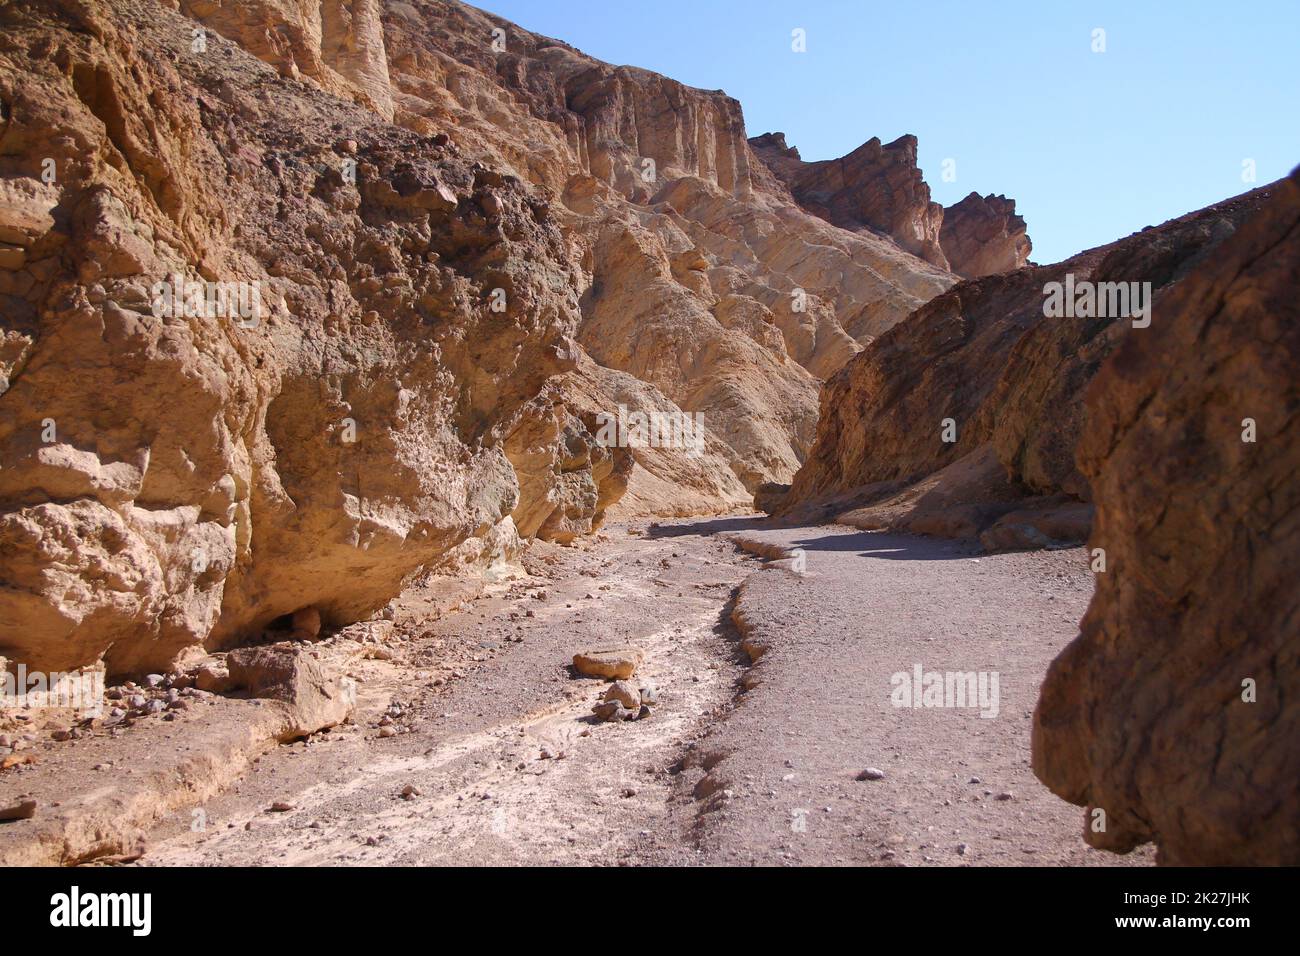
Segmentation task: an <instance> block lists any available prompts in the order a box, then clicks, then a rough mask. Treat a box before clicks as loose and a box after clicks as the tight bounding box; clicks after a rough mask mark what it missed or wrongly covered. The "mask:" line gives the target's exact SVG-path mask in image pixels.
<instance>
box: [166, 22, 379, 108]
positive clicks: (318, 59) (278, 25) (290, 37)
mask: <svg viewBox="0 0 1300 956" xmlns="http://www.w3.org/2000/svg"><path fill="white" fill-rule="evenodd" d="M383 6H384V4H383V3H382V2H381V0H306V2H303V0H294V2H289V0H239V2H237V3H229V2H227V3H222V2H221V0H180V9H181V11H182V12H183V13H185V14H187V15H188V16H190V17H192V18H194V20H195V21H197V22H198V23H199V24H202V28H201V29H200V31H199V32H196V33H194V34H193V35H192V39H191V49H192V50H195V52H201V50H199V49H196V47H199V46H201V45H203V44H206V37H205V36H204V35H203V34H204V32H206V30H213V31H216V32H217V33H218V34H220V35H221V36H224V37H225V38H226V39H228V40H232V41H234V42H235V43H237V44H239V45H240V46H241V47H243V48H244V49H245V50H247V51H248V52H250V53H252V54H253V55H254V56H256V57H258V58H259V59H261V60H264V61H265V62H267V63H270V64H271V65H272V66H274V67H275V68H276V69H277V70H278V71H279V72H280V74H281V75H282V76H286V77H289V78H291V79H294V80H303V81H305V82H308V83H311V84H312V85H314V86H317V87H319V88H320V89H323V90H326V91H328V92H330V93H333V94H335V95H337V96H342V97H345V98H348V99H352V100H355V101H356V102H358V103H362V104H364V105H365V106H367V107H369V108H370V109H372V110H374V111H375V112H377V113H378V114H379V115H380V116H382V117H383V118H384V119H388V120H391V119H392V118H393V92H392V87H391V85H390V82H389V76H388V58H387V54H386V52H385V49H384V27H383V23H382V22H381V20H380V17H381V14H382V12H383Z"/></svg>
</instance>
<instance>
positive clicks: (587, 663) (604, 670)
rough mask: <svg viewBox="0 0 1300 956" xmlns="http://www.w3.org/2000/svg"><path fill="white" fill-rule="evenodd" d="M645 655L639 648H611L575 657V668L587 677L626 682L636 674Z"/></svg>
mask: <svg viewBox="0 0 1300 956" xmlns="http://www.w3.org/2000/svg"><path fill="white" fill-rule="evenodd" d="M644 657H645V654H644V653H643V652H642V651H641V649H640V648H637V647H611V648H604V649H596V650H589V651H581V652H579V653H577V654H574V655H573V668H574V670H576V671H577V672H578V673H579V674H582V675H583V676H585V677H604V678H607V679H609V680H626V679H627V678H629V677H631V676H632V675H633V674H635V673H636V669H637V668H638V667H640V666H641V661H642V660H643V659H644Z"/></svg>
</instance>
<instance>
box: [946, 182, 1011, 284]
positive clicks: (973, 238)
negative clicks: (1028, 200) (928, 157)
mask: <svg viewBox="0 0 1300 956" xmlns="http://www.w3.org/2000/svg"><path fill="white" fill-rule="evenodd" d="M1025 229H1026V227H1025V220H1024V219H1023V218H1022V217H1020V216H1017V215H1016V201H1015V200H1014V199H1008V198H1007V197H1006V196H993V195H989V196H981V195H980V194H979V193H971V194H970V195H969V196H967V197H966V198H965V199H963V200H962V201H961V202H959V203H955V204H954V205H951V206H947V207H945V208H944V210H943V227H942V228H941V229H940V230H939V245H940V246H941V247H942V248H943V252H944V255H945V256H947V257H948V265H949V266H950V267H951V268H952V271H953V272H955V273H957V274H958V275H959V276H962V277H963V278H967V279H971V278H976V277H978V276H986V275H993V274H994V273H997V272H1011V271H1013V270H1015V269H1019V268H1021V267H1022V266H1024V265H1025V264H1026V263H1027V262H1028V261H1029V253H1030V251H1031V250H1032V249H1033V243H1032V242H1030V240H1029V236H1028V235H1027V233H1026V231H1025Z"/></svg>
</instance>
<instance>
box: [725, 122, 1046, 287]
mask: <svg viewBox="0 0 1300 956" xmlns="http://www.w3.org/2000/svg"><path fill="white" fill-rule="evenodd" d="M749 145H750V147H751V148H752V149H753V150H754V153H755V154H756V155H757V156H758V157H759V159H761V160H762V161H763V163H764V165H766V166H767V168H768V169H770V170H771V172H772V173H773V174H774V175H775V176H776V178H777V179H778V180H780V182H781V183H782V185H784V186H785V187H786V188H787V189H789V191H790V195H791V197H792V198H793V199H794V200H795V201H796V202H798V203H799V205H800V206H802V207H803V208H804V209H806V210H808V211H809V212H811V213H812V214H814V215H816V216H820V217H821V218H822V219H825V220H826V221H827V222H831V223H834V224H835V225H837V226H841V227H843V228H845V229H849V230H853V231H856V232H862V231H871V232H875V233H879V234H883V235H887V236H889V237H890V238H892V239H893V240H894V241H895V242H896V243H898V245H899V246H900V247H901V248H903V249H906V250H907V251H908V252H911V253H913V254H914V255H917V256H920V257H921V258H922V259H924V260H925V261H927V262H929V263H931V264H933V265H935V266H938V267H939V268H941V269H950V270H951V271H953V272H955V273H957V274H958V275H960V276H962V277H964V278H974V277H978V276H984V275H992V274H994V273H998V272H1010V271H1012V270H1014V269H1019V268H1020V267H1022V266H1024V265H1025V264H1026V263H1027V262H1028V261H1029V252H1030V249H1031V248H1032V245H1031V243H1030V241H1029V236H1028V235H1027V234H1026V231H1025V230H1026V227H1025V220H1024V219H1022V218H1021V217H1020V216H1017V215H1016V203H1015V200H1013V199H1008V198H1006V197H1005V196H992V195H990V196H980V195H979V194H978V193H971V194H970V195H969V196H967V197H966V198H965V199H963V200H962V201H961V202H959V203H957V204H956V205H954V206H949V207H947V208H946V209H945V208H944V207H942V206H940V205H939V204H938V203H935V202H931V200H930V187H929V186H927V185H926V183H925V180H924V178H923V177H922V175H921V170H920V169H919V168H918V167H917V165H916V147H917V140H916V137H915V136H900V137H899V138H898V139H896V140H894V142H892V143H888V144H885V145H881V142H880V140H879V139H876V138H872V139H869V140H867V142H865V143H863V144H862V145H861V146H859V147H858V148H857V149H855V150H854V151H853V152H851V153H849V154H848V155H847V156H843V157H841V158H840V159H831V160H823V161H820V162H812V163H806V162H804V161H803V159H802V158H801V157H800V155H799V150H798V149H797V148H796V147H793V146H789V145H787V144H786V141H785V134H784V133H764V134H763V135H761V136H755V137H754V138H752V139H751V140H750V141H749Z"/></svg>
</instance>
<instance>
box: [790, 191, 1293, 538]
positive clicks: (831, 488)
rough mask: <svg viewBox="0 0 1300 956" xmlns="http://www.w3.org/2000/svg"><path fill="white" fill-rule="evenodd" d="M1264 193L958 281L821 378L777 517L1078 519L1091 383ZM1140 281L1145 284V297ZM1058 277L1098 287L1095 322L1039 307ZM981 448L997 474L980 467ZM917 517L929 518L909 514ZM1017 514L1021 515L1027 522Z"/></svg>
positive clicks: (955, 524) (961, 523)
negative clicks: (809, 435)
mask: <svg viewBox="0 0 1300 956" xmlns="http://www.w3.org/2000/svg"><path fill="white" fill-rule="evenodd" d="M1267 193H1268V190H1267V189H1264V190H1256V191H1254V192H1252V193H1247V194H1245V195H1243V196H1240V197H1237V198H1235V199H1232V200H1228V201H1226V202H1223V203H1220V204H1218V205H1216V206H1211V207H1209V208H1208V209H1205V210H1201V211H1200V212H1197V213H1192V214H1189V215H1187V216H1184V217H1182V218H1180V219H1176V220H1172V221H1171V222H1168V223H1166V224H1164V225H1163V226H1160V227H1158V228H1148V229H1146V230H1143V231H1142V232H1140V233H1136V234H1134V235H1133V236H1130V237H1129V238H1127V239H1124V240H1121V241H1119V242H1117V243H1114V244H1112V245H1110V246H1105V247H1102V248H1099V249H1094V250H1091V251H1089V252H1085V253H1082V254H1080V255H1078V256H1075V257H1074V258H1072V259H1069V260H1067V261H1065V262H1063V263H1060V264H1058V265H1054V266H1042V267H1033V268H1026V269H1022V270H1019V271H1017V272H1013V273H1007V274H1002V275H992V276H986V277H984V278H981V279H976V280H971V281H967V282H963V283H961V284H959V285H957V286H955V287H954V288H952V289H950V290H949V291H948V292H946V293H944V294H943V295H941V296H938V297H936V298H935V299H933V300H931V301H930V302H929V303H927V304H926V305H924V306H922V307H921V308H920V309H918V310H917V311H916V312H915V313H914V314H913V315H912V316H910V317H909V318H908V319H907V320H906V321H905V322H902V323H900V324H898V325H896V326H894V327H893V328H892V329H891V330H890V331H889V332H887V333H885V334H884V335H882V336H881V337H879V338H878V339H876V340H875V341H874V342H872V343H871V344H870V345H869V346H868V347H867V348H866V349H865V350H864V351H863V352H862V353H860V354H859V355H858V356H856V357H855V358H854V359H853V360H852V361H851V362H850V363H849V364H848V365H847V366H845V367H844V369H842V370H841V371H840V372H839V373H838V374H836V375H835V376H834V377H832V378H831V379H830V381H829V382H828V383H827V387H826V389H825V391H824V393H823V396H822V403H821V417H820V419H819V422H818V427H817V439H816V443H815V445H814V447H813V450H812V452H811V453H810V455H809V458H808V460H807V462H805V464H804V465H803V467H802V468H801V469H800V470H799V472H798V473H797V474H796V475H795V478H794V480H793V483H792V488H791V491H790V493H789V494H788V495H787V497H786V500H785V502H784V504H783V505H782V508H781V512H782V513H783V514H787V515H788V514H794V513H800V512H804V513H809V512H817V513H818V514H820V515H822V516H826V515H838V514H843V513H846V512H850V511H853V512H855V513H856V514H855V518H854V523H859V524H861V525H862V526H864V527H882V526H883V527H898V528H903V529H905V530H926V529H942V528H944V527H947V528H948V529H949V533H954V534H956V535H957V536H960V537H977V536H979V535H981V534H982V533H983V532H985V531H986V530H989V529H991V528H992V526H993V524H994V523H995V522H997V521H998V520H999V519H1001V518H1002V517H1003V516H1004V515H1007V514H1009V513H1011V512H1013V511H1017V510H1023V509H1024V508H1025V507H1026V506H1034V507H1036V508H1042V509H1046V510H1047V511H1048V512H1050V513H1052V514H1053V517H1052V518H1051V519H1050V520H1051V523H1052V525H1053V527H1055V528H1058V529H1060V528H1065V527H1070V526H1074V527H1077V528H1084V527H1086V522H1084V523H1083V524H1082V525H1081V524H1079V523H1078V522H1077V521H1074V520H1071V521H1070V522H1062V520H1061V516H1060V513H1059V512H1060V509H1061V508H1062V507H1065V506H1066V505H1068V504H1069V503H1070V502H1087V501H1088V500H1089V499H1090V493H1089V488H1088V482H1087V480H1086V479H1085V477H1084V476H1083V475H1082V474H1080V472H1079V470H1078V468H1077V467H1076V464H1075V454H1074V452H1075V448H1076V447H1077V445H1078V442H1079V435H1080V433H1081V430H1082V427H1083V419H1084V412H1083V393H1084V389H1085V387H1086V386H1087V384H1088V382H1089V381H1090V380H1091V379H1092V377H1093V376H1094V375H1095V374H1096V371H1097V369H1098V368H1099V367H1100V365H1101V363H1102V361H1103V360H1105V358H1106V357H1107V356H1108V355H1109V354H1110V353H1111V352H1112V351H1113V350H1114V349H1115V347H1116V346H1117V345H1118V344H1119V342H1121V341H1122V340H1124V339H1125V338H1126V337H1129V336H1132V335H1146V336H1151V335H1153V334H1158V332H1153V331H1152V329H1155V330H1158V329H1159V327H1160V324H1161V322H1162V315H1163V309H1164V306H1163V300H1164V296H1165V295H1166V294H1168V293H1169V292H1170V291H1171V290H1172V289H1174V288H1176V287H1177V284H1178V282H1179V281H1180V280H1181V279H1182V278H1183V277H1184V276H1185V275H1187V274H1188V272H1189V271H1191V270H1192V269H1194V268H1195V267H1196V266H1197V265H1198V264H1200V263H1201V262H1203V261H1204V260H1205V259H1206V258H1207V257H1208V256H1210V255H1212V254H1213V251H1214V250H1215V249H1216V247H1217V246H1218V245H1219V244H1220V243H1221V242H1222V241H1224V240H1225V239H1226V238H1227V237H1229V236H1231V235H1232V234H1233V232H1234V231H1235V229H1236V228H1237V226H1238V225H1240V223H1241V222H1243V221H1244V220H1245V219H1246V218H1247V217H1248V216H1250V215H1251V214H1252V213H1253V212H1254V211H1255V210H1257V209H1258V208H1259V207H1260V205H1261V203H1263V202H1264V200H1265V198H1266V196H1267ZM1102 283H1123V284H1124V286H1123V289H1122V290H1121V289H1119V287H1118V286H1114V287H1112V286H1103V285H1101V284H1102ZM1129 283H1138V284H1139V286H1138V288H1137V289H1133V288H1132V287H1131V286H1130V285H1129ZM1141 283H1149V284H1150V292H1151V298H1150V299H1149V300H1143V299H1142V296H1144V295H1145V291H1144V289H1145V287H1143V286H1141ZM1053 284H1057V285H1059V287H1060V289H1061V293H1062V295H1065V294H1066V292H1065V290H1066V289H1068V290H1070V292H1069V295H1070V298H1071V301H1072V302H1073V301H1074V300H1075V290H1076V289H1077V290H1078V293H1077V294H1078V295H1080V296H1081V295H1082V294H1083V290H1084V289H1085V288H1094V289H1100V290H1101V294H1102V296H1103V298H1105V299H1106V301H1105V303H1103V305H1102V306H1099V307H1098V308H1096V309H1093V314H1090V315H1077V316H1074V317H1071V316H1067V315H1059V316H1058V315H1049V314H1048V313H1049V312H1050V311H1051V308H1050V304H1049V300H1048V295H1047V293H1048V290H1049V289H1051V288H1052V287H1053ZM1090 284H1091V286H1090ZM1108 290H1109V291H1108ZM1119 291H1123V292H1125V293H1128V292H1130V291H1131V292H1133V293H1134V295H1133V297H1132V299H1131V303H1130V305H1131V307H1132V308H1131V309H1130V311H1134V312H1135V313H1136V306H1137V303H1139V302H1140V301H1148V302H1149V304H1150V306H1151V307H1150V314H1149V316H1147V317H1146V318H1149V320H1150V327H1148V328H1141V329H1135V328H1134V324H1135V323H1138V324H1141V323H1142V322H1144V321H1146V318H1144V317H1143V316H1141V315H1137V314H1134V315H1133V316H1132V317H1129V318H1124V317H1121V316H1119V314H1118V311H1122V310H1118V309H1116V308H1113V305H1114V304H1116V303H1118V297H1117V296H1116V297H1115V303H1112V302H1111V299H1110V296H1111V294H1112V293H1118V292H1119ZM1079 301H1080V302H1082V300H1081V299H1080V300H1079ZM1094 304H1095V303H1094ZM1080 308H1081V309H1082V306H1081V307H1080ZM1097 311H1102V312H1105V313H1107V314H1103V315H1098V314H1096V312H1097ZM989 451H991V452H992V453H993V455H995V456H996V461H997V462H998V464H999V465H1000V470H1001V474H998V473H996V472H995V471H991V470H990V467H989V466H990V464H991V462H992V461H993V455H990V454H989V453H988V452H989ZM959 462H963V463H964V464H963V466H962V467H961V468H957V467H956V466H957V464H958V463H959ZM950 469H951V470H950ZM918 482H919V483H921V484H920V485H917V483H918ZM927 483H928V484H927ZM914 485H916V486H917V487H916V488H915V489H913V490H912V491H907V489H909V488H910V487H911V486H914ZM930 485H934V487H930ZM923 489H924V490H925V492H926V493H924V494H922V493H919V492H921V491H922V490H923ZM929 492H934V493H933V494H931V493H929ZM900 494H902V495H903V497H902V498H899V497H898V496H899V495H900ZM954 504H960V506H961V518H960V520H954V516H955V515H954V513H953V512H952V511H951V508H950V506H951V505H954ZM877 506H879V509H878V510H877V511H875V512H874V513H873V512H872V510H871V509H872V508H873V507H877ZM864 509H865V511H864ZM917 509H920V512H919V513H917V514H914V512H917ZM923 516H925V522H924V524H923V525H920V526H918V525H917V524H915V523H914V520H915V519H919V518H921V517H923ZM1018 520H1019V524H1021V525H1023V524H1025V516H1024V515H1021V516H1019V519H1018ZM1013 524H1014V521H1013ZM940 533H943V532H940ZM1009 534H1010V535H1011V536H1010V537H1008V535H1009ZM1038 536H1042V538H1044V539H1045V540H1050V541H1052V542H1054V543H1056V542H1057V539H1056V538H1054V537H1053V535H1052V534H1051V533H1049V532H1048V530H1046V529H1045V528H1031V530H1029V531H1025V532H1024V533H1021V534H1018V535H1017V534H1012V533H1011V530H1009V529H1008V528H1007V527H1006V526H1004V527H1003V528H1002V529H1000V530H999V531H998V532H997V533H996V534H993V535H991V536H990V538H989V540H988V541H987V542H986V544H989V545H990V546H1006V545H1007V543H1008V542H1009V541H1016V540H1020V541H1023V542H1024V546H1027V547H1030V546H1034V542H1035V540H1036V538H1037V537H1038ZM1040 543H1041V542H1040ZM1061 543H1064V542H1061Z"/></svg>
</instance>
